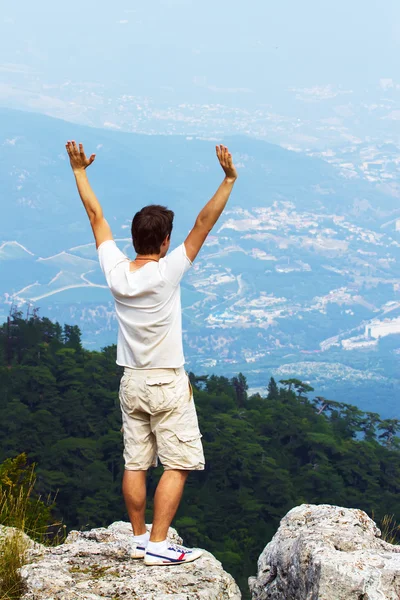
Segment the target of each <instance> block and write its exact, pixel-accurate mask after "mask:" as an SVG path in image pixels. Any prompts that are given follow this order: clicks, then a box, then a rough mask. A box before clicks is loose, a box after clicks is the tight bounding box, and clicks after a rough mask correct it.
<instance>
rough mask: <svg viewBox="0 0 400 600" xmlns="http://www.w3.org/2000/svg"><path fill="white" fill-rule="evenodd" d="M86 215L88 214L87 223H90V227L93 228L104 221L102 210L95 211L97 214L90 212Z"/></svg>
mask: <svg viewBox="0 0 400 600" xmlns="http://www.w3.org/2000/svg"><path fill="white" fill-rule="evenodd" d="M88 214H89V221H90V224H91V225H92V227H94V226H95V225H97V224H98V223H100V221H102V220H103V219H104V215H103V211H102V210H100V211H97V212H95V211H91V212H89V213H88Z"/></svg>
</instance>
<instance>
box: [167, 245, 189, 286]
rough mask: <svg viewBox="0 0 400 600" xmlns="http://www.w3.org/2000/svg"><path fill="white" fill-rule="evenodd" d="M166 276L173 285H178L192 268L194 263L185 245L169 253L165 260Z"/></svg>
mask: <svg viewBox="0 0 400 600" xmlns="http://www.w3.org/2000/svg"><path fill="white" fill-rule="evenodd" d="M161 260H162V261H163V263H164V264H163V267H164V276H165V278H166V279H167V280H168V281H169V282H170V283H172V284H173V285H178V284H179V283H180V281H181V279H182V277H183V276H184V274H185V273H186V271H188V270H189V269H190V267H191V266H192V264H193V263H192V261H191V260H190V259H189V258H188V256H187V254H186V248H185V244H184V243H182V244H181V245H180V246H178V247H177V248H175V250H172V252H169V253H168V254H167V255H166V256H165V257H164V258H163V259H161Z"/></svg>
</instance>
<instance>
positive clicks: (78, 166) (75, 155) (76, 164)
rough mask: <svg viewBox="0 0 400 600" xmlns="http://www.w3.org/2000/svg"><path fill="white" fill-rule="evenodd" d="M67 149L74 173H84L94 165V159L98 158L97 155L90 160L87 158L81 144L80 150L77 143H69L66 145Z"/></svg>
mask: <svg viewBox="0 0 400 600" xmlns="http://www.w3.org/2000/svg"><path fill="white" fill-rule="evenodd" d="M65 147H66V149H67V152H68V156H69V160H70V163H71V167H72V170H73V171H74V173H75V172H76V171H84V170H85V169H86V168H87V167H88V166H89V165H91V164H92V162H93V161H94V159H95V158H96V155H95V154H92V155H91V156H90V157H89V158H86V154H85V151H84V149H83V145H82V144H79V148H78V146H77V145H76V142H74V141H72V142H70V141H68V142H67V143H66V144H65Z"/></svg>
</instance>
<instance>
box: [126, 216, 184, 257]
mask: <svg viewBox="0 0 400 600" xmlns="http://www.w3.org/2000/svg"><path fill="white" fill-rule="evenodd" d="M173 220H174V213H173V212H172V210H169V209H168V208H166V207H165V206H160V205H159V204H149V206H145V207H144V208H142V210H140V211H139V212H137V213H136V214H135V216H134V217H133V220H132V230H131V231H132V242H133V247H134V248H135V250H136V252H137V253H138V254H161V257H164V256H165V255H166V253H167V252H168V248H169V245H170V241H171V232H172V224H173Z"/></svg>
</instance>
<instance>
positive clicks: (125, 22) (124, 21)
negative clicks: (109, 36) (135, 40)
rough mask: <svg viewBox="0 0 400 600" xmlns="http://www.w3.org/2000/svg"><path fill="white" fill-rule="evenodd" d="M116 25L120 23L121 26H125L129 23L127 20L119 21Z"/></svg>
mask: <svg viewBox="0 0 400 600" xmlns="http://www.w3.org/2000/svg"><path fill="white" fill-rule="evenodd" d="M117 23H120V24H121V25H126V24H127V23H129V21H128V19H121V20H120V21H117Z"/></svg>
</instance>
